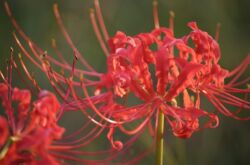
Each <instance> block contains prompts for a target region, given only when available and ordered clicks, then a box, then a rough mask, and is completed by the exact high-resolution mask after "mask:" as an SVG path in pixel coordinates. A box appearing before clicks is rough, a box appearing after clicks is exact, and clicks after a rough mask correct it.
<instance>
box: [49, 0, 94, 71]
mask: <svg viewBox="0 0 250 165" xmlns="http://www.w3.org/2000/svg"><path fill="white" fill-rule="evenodd" d="M53 10H54V14H55V17H56V21H57V23H58V25H59V28H60V29H61V31H62V33H63V35H64V37H65V39H66V41H67V42H68V44H69V45H70V47H71V49H72V50H73V51H74V52H76V54H77V56H78V58H79V60H80V61H81V62H82V64H83V65H84V66H85V67H86V68H87V69H89V70H90V71H93V72H96V71H95V70H94V68H93V67H91V66H90V65H89V64H88V63H87V61H86V60H85V59H84V57H83V56H82V55H81V53H80V52H79V51H78V49H77V48H76V47H75V45H74V43H73V42H72V40H71V38H70V36H69V34H68V32H67V31H66V29H65V27H64V25H63V22H62V19H61V16H60V13H59V10H58V5H57V4H54V6H53Z"/></svg>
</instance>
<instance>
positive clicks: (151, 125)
mask: <svg viewBox="0 0 250 165" xmlns="http://www.w3.org/2000/svg"><path fill="white" fill-rule="evenodd" d="M94 3H95V10H94V9H93V10H91V11H90V19H91V22H92V25H93V29H94V31H95V34H96V36H97V39H98V40H99V42H100V45H101V47H102V49H103V51H104V54H105V55H106V57H107V58H106V65H107V71H106V72H104V73H99V72H97V71H96V70H95V69H94V68H93V67H92V66H90V65H89V64H88V63H87V62H86V60H85V59H84V57H83V56H82V55H81V54H80V52H79V51H78V49H77V48H76V47H75V46H74V43H73V41H72V40H71V38H70V35H69V34H68V32H67V31H66V29H65V27H64V25H63V21H62V19H61V16H60V13H59V10H58V6H57V5H54V13H55V16H56V20H57V23H58V25H59V27H60V29H61V31H62V33H63V35H64V37H65V39H66V41H67V43H68V44H69V46H70V47H71V48H72V50H73V53H74V59H73V63H72V64H71V63H69V62H68V61H66V60H65V59H64V58H63V56H62V54H61V52H60V51H59V50H58V49H57V45H56V42H55V41H54V42H53V43H52V47H53V48H54V49H55V51H56V52H57V56H58V58H59V59H60V60H56V59H55V58H53V56H50V55H49V54H48V53H47V52H45V51H44V50H42V49H41V48H40V47H39V46H38V45H36V44H35V43H34V42H33V41H32V40H31V39H30V38H29V37H28V36H26V34H25V33H24V32H23V31H22V30H21V28H20V27H19V25H18V24H17V22H16V20H15V19H14V18H13V16H12V13H11V10H10V8H9V6H8V4H7V3H5V8H6V11H7V14H8V15H9V16H10V18H11V21H12V23H13V25H14V27H15V28H16V30H17V33H18V34H17V35H16V34H14V38H15V41H16V43H17V45H18V46H19V48H20V50H21V52H22V53H23V54H24V55H25V56H26V57H27V58H28V59H29V60H30V61H31V62H32V63H33V64H34V65H35V66H36V67H38V68H40V69H41V70H42V71H43V72H44V73H45V74H46V76H47V77H48V80H49V82H50V83H51V85H52V87H53V88H54V89H55V92H56V93H57V95H58V96H59V97H60V98H61V99H62V101H63V103H62V104H63V106H61V105H60V104H59V102H58V101H57V99H56V97H55V95H54V94H52V93H51V92H48V91H41V90H40V93H39V95H38V99H37V100H36V101H34V102H33V106H32V110H31V111H30V110H29V109H30V103H31V95H30V92H29V91H27V90H20V89H17V88H14V89H12V88H11V86H10V84H1V85H0V96H1V99H2V105H3V107H4V108H5V110H6V112H5V113H6V114H7V116H8V120H6V119H5V118H3V117H1V118H0V123H1V125H0V126H1V128H0V133H1V138H0V146H1V148H2V149H1V153H0V154H1V155H0V156H1V157H0V163H1V162H4V163H5V164H6V162H16V161H17V162H20V163H26V162H31V163H33V162H41V163H43V164H44V162H47V164H48V162H49V163H50V164H58V160H57V159H56V158H62V159H69V160H74V161H78V162H84V163H97V164H98V163H100V161H99V160H97V161H88V160H85V159H80V158H77V157H74V155H84V154H89V155H94V156H95V155H102V154H104V153H105V154H108V155H111V156H110V157H108V158H105V159H104V160H105V161H109V160H111V159H113V158H115V157H116V153H114V151H120V152H119V153H122V151H125V150H126V149H127V148H128V146H130V145H131V144H133V143H134V142H135V141H136V139H137V138H138V137H139V136H140V135H141V133H142V132H143V131H144V130H145V129H146V128H148V130H149V132H150V134H151V135H152V137H155V136H156V134H157V132H156V131H157V128H158V124H159V122H158V121H159V114H160V113H161V114H163V115H164V118H165V121H166V122H167V123H168V125H167V126H166V127H170V128H171V130H172V133H173V135H175V136H176V137H179V138H189V137H191V135H192V134H193V133H194V132H196V131H199V130H201V129H203V128H215V127H217V126H218V125H219V118H218V115H217V112H214V111H212V110H207V109H206V108H204V107H202V106H201V97H202V96H205V97H206V98H207V99H208V100H209V101H210V102H211V103H212V104H213V105H214V107H215V108H216V109H217V110H218V111H219V112H221V113H222V114H223V115H225V116H228V117H232V118H235V119H238V120H249V119H250V117H248V116H247V117H244V116H241V115H240V112H242V111H247V110H249V109H250V102H249V101H248V100H247V95H248V94H249V92H250V89H249V87H248V88H246V89H241V88H240V87H241V86H242V85H245V84H247V83H249V80H250V79H249V77H248V78H246V79H244V80H240V79H239V78H240V77H241V75H242V74H243V73H244V71H245V70H246V69H247V67H248V65H249V63H250V55H248V56H247V58H246V59H245V60H244V61H243V62H242V63H241V64H240V65H239V66H238V67H236V68H235V69H234V70H233V71H229V70H227V69H224V68H223V67H221V66H220V64H219V60H220V58H221V54H220V47H219V44H218V42H217V39H214V38H213V37H212V36H210V35H209V34H208V33H207V32H205V31H203V30H201V29H200V28H198V26H197V24H196V23H195V22H190V23H188V27H189V28H190V29H191V31H190V32H189V33H188V34H187V35H184V36H182V37H178V38H177V37H175V36H174V30H173V15H172V14H171V17H170V26H169V28H164V27H160V25H159V20H158V16H157V3H156V1H154V3H153V4H154V5H153V15H154V22H155V28H154V30H152V31H151V32H148V33H140V34H138V35H135V36H128V35H126V34H125V33H124V32H121V31H118V32H116V34H115V35H114V36H113V37H109V34H108V32H107V29H106V27H105V24H104V21H103V18H102V14H101V9H100V6H99V1H98V0H94ZM94 11H95V12H96V14H97V15H95V12H94ZM96 17H97V19H96ZM98 24H99V26H100V29H99V28H98ZM19 36H20V37H21V38H22V39H23V40H24V41H25V42H26V44H27V46H28V49H30V51H31V52H32V54H30V53H29V51H28V50H27V48H25V46H24V45H23V44H22V43H21V42H20V40H19V38H18V37H19ZM102 36H103V37H102ZM78 61H79V62H80V63H81V64H82V66H83V67H84V68H85V69H80V68H77V67H76V62H78ZM20 62H21V66H22V68H23V69H24V71H25V73H26V75H27V77H28V78H29V79H30V80H31V81H32V83H33V85H35V86H36V87H37V88H40V87H38V86H37V83H36V81H35V80H34V79H33V78H32V76H31V75H30V73H29V71H28V69H27V67H26V65H25V64H24V62H23V61H22V59H21V57H20ZM51 63H52V64H53V65H56V66H59V67H61V68H62V70H64V72H63V73H60V72H58V71H57V70H56V69H53V68H52V65H50V64H51ZM67 75H69V76H67ZM80 93H81V94H80ZM239 95H243V96H242V97H240V96H239ZM130 97H132V98H136V99H137V100H140V101H139V102H140V103H137V104H136V105H128V104H126V101H127V99H128V98H130ZM12 101H17V102H18V107H17V114H18V115H17V119H15V117H14V116H15V115H14V110H13V107H12ZM235 108H237V110H236V111H233V110H231V109H235ZM77 110H79V111H81V112H82V113H83V114H84V115H85V117H86V118H87V119H88V121H87V122H86V125H84V126H83V127H82V128H81V129H80V130H78V131H76V132H75V133H73V134H71V135H70V136H68V137H64V138H62V134H63V132H64V128H62V127H60V126H58V124H57V121H58V119H59V118H60V117H61V116H62V115H66V113H64V112H66V111H67V112H68V111H77ZM203 119H205V120H203ZM90 123H91V124H92V126H93V125H94V127H93V129H92V130H91V131H90V132H89V133H87V134H85V135H84V136H83V137H80V138H78V139H77V138H76V140H75V139H74V136H78V135H80V134H81V133H82V132H83V131H84V129H86V128H87V127H88V126H89V125H91V124H90ZM134 123H137V126H136V127H135V124H134ZM130 124H131V125H130ZM127 125H130V129H128V127H127ZM131 126H132V129H131ZM104 130H108V132H107V134H106V137H107V139H108V140H109V142H110V144H111V146H112V149H110V150H106V151H101V152H93V153H92V152H83V151H80V150H75V149H79V148H80V149H81V148H82V147H84V146H86V145H87V144H89V143H90V142H92V141H93V140H95V139H96V138H97V137H98V136H99V135H100V134H101V133H103V131H104ZM116 131H118V132H122V133H124V134H125V135H126V136H129V137H131V138H130V139H129V140H128V141H127V142H126V143H124V142H123V141H122V140H116V139H115V137H114V135H115V132H116ZM132 135H133V136H132ZM38 138H40V139H41V140H39V141H37V140H36V139H38ZM72 138H73V139H74V140H72ZM58 139H61V140H69V139H70V140H69V141H67V142H57V143H53V142H55V141H56V140H58ZM49 151H51V153H52V154H49ZM56 151H61V152H62V153H56ZM8 154H9V155H10V154H11V155H14V156H12V157H9V156H7V155H8ZM67 154H70V155H67ZM51 155H53V156H54V157H52V156H51ZM71 155H73V156H71ZM142 155H144V153H143V154H142ZM139 157H140V158H141V156H139ZM138 159H139V158H136V159H135V161H137V160H138ZM105 161H102V163H104V162H105ZM133 161H134V160H133ZM133 161H132V162H133Z"/></svg>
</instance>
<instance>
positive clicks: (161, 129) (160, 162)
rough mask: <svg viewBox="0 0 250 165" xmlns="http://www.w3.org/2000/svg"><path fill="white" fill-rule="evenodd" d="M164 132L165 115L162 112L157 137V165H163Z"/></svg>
mask: <svg viewBox="0 0 250 165" xmlns="http://www.w3.org/2000/svg"><path fill="white" fill-rule="evenodd" d="M163 132H164V114H163V113H162V112H161V111H160V112H159V116H158V128H157V135H156V165H163V143H164V138H163Z"/></svg>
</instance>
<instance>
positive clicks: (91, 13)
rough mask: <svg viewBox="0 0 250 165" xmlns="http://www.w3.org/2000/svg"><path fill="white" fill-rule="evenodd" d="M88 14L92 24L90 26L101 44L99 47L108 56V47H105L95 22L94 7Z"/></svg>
mask: <svg viewBox="0 0 250 165" xmlns="http://www.w3.org/2000/svg"><path fill="white" fill-rule="evenodd" d="M89 16H90V20H91V24H92V27H93V29H94V32H95V35H96V37H97V39H98V41H99V43H100V45H101V48H102V50H103V52H104V54H105V56H106V57H108V56H109V51H108V49H107V47H106V45H105V43H104V41H103V39H102V36H101V33H100V31H99V28H98V25H97V23H96V19H95V11H94V9H90V11H89Z"/></svg>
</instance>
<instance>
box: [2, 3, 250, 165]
mask: <svg viewBox="0 0 250 165" xmlns="http://www.w3.org/2000/svg"><path fill="white" fill-rule="evenodd" d="M8 2H9V4H10V6H11V8H12V11H13V14H14V17H15V18H16V20H17V21H18V23H19V24H20V26H21V27H22V29H23V30H24V31H25V33H26V34H27V35H28V36H29V37H30V38H31V39H32V40H33V41H34V42H35V43H37V44H38V45H39V46H40V47H41V48H43V49H44V50H47V51H48V52H49V53H50V52H51V54H52V52H53V50H52V49H51V38H55V39H56V40H57V43H58V45H59V48H60V50H61V51H62V52H63V53H64V55H65V58H66V59H67V60H72V51H71V50H70V48H69V47H68V46H67V44H66V42H65V40H64V38H63V37H62V35H61V32H60V30H59V28H58V27H57V24H56V22H55V17H54V15H53V11H52V6H53V4H54V3H58V5H59V9H60V11H61V15H62V17H63V21H64V24H65V26H66V28H67V29H68V32H69V33H70V35H71V37H72V39H73V41H74V43H75V45H76V46H77V47H78V49H79V51H80V52H81V53H83V54H84V57H85V58H86V59H87V60H88V61H89V63H90V64H92V65H93V66H94V67H95V68H96V69H97V70H98V71H102V70H103V69H104V68H105V64H106V63H105V56H104V54H103V53H102V50H101V48H100V47H99V44H98V42H97V40H96V38H95V35H94V32H93V30H92V27H91V24H90V20H89V15H88V14H89V8H91V7H93V2H92V1H91V0H74V1H70V0H54V1H52V0H50V1H49V0H48V1H39V0H36V1H34V0H33V1H32V0H22V1H18V0H9V1H8ZM100 3H101V7H102V10H103V16H104V19H105V22H106V25H107V28H108V31H109V33H110V35H111V36H112V35H114V34H115V32H116V31H117V30H121V31H124V32H126V33H127V34H128V35H135V34H137V33H141V32H148V31H151V30H152V29H153V18H152V6H151V4H152V2H151V0H136V1H135V0H126V1H125V0H100ZM170 10H173V11H174V12H175V35H176V36H177V37H178V36H179V37H180V36H182V35H184V34H187V32H189V29H188V28H187V26H186V24H187V23H188V22H189V21H196V22H197V23H198V26H199V27H200V28H201V29H203V30H205V31H207V32H208V33H209V34H211V35H212V36H214V33H215V27H216V24H217V23H218V22H220V23H221V25H222V27H221V32H220V39H219V44H220V47H221V52H222V58H221V61H220V64H221V65H222V66H223V67H224V68H228V69H232V68H234V67H235V66H237V65H238V64H239V63H240V62H241V61H242V60H243V59H244V57H246V56H247V54H248V53H249V52H250V30H249V29H250V1H249V0H159V17H160V23H161V25H162V26H167V24H168V13H169V11H170ZM13 31H14V28H13V27H12V25H11V23H10V20H9V18H8V17H7V14H6V13H5V10H4V7H3V1H1V3H0V69H1V70H5V67H6V62H5V61H6V59H7V58H8V57H9V54H10V46H12V47H14V54H15V55H16V54H17V53H18V52H19V51H20V50H19V49H18V48H17V47H16V44H15V42H14V40H13V37H12V32H13ZM15 58H16V57H15ZM25 61H26V63H27V65H29V64H30V63H29V61H28V60H25ZM30 68H32V69H31V70H32V71H33V72H34V75H35V77H36V78H37V80H38V82H39V84H42V86H43V87H45V88H46V86H49V84H48V81H47V80H46V78H44V76H43V74H41V72H39V70H37V69H36V68H34V66H33V65H30ZM249 74H250V72H249V69H248V70H247V72H246V73H245V75H244V76H245V77H246V76H249ZM14 83H15V84H18V86H22V83H21V82H18V79H15V82H14ZM48 88H50V87H48ZM209 108H213V107H209ZM64 122H65V123H64V124H65V125H68V127H69V129H71V127H74V126H75V125H77V123H81V122H82V121H81V118H80V117H79V115H78V116H77V115H75V116H74V123H72V121H71V120H70V119H68V120H67V119H65V121H64ZM147 136H148V135H147ZM147 136H145V137H143V138H141V142H140V143H139V145H137V146H136V147H139V148H143V147H145V143H148V140H147V138H151V137H149V136H148V137H147ZM146 145H149V144H146ZM166 146H167V147H166V148H167V151H166V155H165V164H171V162H172V163H173V162H175V164H180V165H182V164H184V165H185V164H187V165H200V164H202V165H236V164H237V165H247V164H250V156H249V155H250V122H249V121H236V120H234V119H231V118H227V117H224V116H222V115H220V126H219V127H218V128H216V129H206V130H203V131H200V132H197V133H195V134H194V135H193V136H192V138H190V139H187V140H181V139H177V138H175V137H173V136H172V135H171V132H170V131H169V130H168V131H167V135H166ZM131 150H133V148H132V149H131ZM152 155H153V154H152ZM140 164H154V157H153V156H148V157H147V158H145V159H144V160H143V161H142V162H141V163H140Z"/></svg>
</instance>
